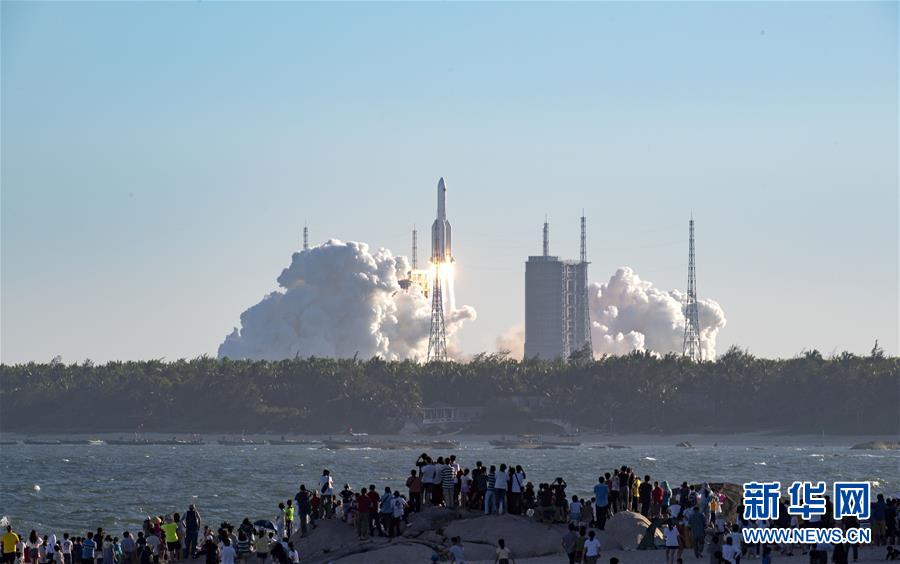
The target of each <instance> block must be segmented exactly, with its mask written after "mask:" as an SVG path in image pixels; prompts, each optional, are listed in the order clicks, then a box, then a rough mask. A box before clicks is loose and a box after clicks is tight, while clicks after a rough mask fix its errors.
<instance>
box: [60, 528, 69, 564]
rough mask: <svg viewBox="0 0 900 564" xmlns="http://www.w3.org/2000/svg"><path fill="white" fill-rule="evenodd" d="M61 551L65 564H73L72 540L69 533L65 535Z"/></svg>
mask: <svg viewBox="0 0 900 564" xmlns="http://www.w3.org/2000/svg"><path fill="white" fill-rule="evenodd" d="M60 550H61V551H62V556H63V564H72V539H70V538H69V533H64V534H63V541H62V544H61V545H60Z"/></svg>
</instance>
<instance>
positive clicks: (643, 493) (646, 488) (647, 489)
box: [638, 475, 653, 519]
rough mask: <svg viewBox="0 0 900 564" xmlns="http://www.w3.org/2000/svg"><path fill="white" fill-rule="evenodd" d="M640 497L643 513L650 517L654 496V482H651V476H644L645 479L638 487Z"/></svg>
mask: <svg viewBox="0 0 900 564" xmlns="http://www.w3.org/2000/svg"><path fill="white" fill-rule="evenodd" d="M638 498H639V499H640V502H641V515H643V516H644V517H646V518H648V519H649V518H650V505H651V504H652V498H653V484H652V483H651V482H650V476H649V475H647V476H644V481H643V482H641V485H640V486H639V487H638Z"/></svg>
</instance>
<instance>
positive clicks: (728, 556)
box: [722, 536, 741, 564]
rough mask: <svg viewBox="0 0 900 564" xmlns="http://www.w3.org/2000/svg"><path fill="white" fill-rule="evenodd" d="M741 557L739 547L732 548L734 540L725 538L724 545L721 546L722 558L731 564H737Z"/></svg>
mask: <svg viewBox="0 0 900 564" xmlns="http://www.w3.org/2000/svg"><path fill="white" fill-rule="evenodd" d="M740 557H741V547H740V546H734V538H733V537H730V536H729V537H726V538H725V544H724V545H722V558H723V559H724V560H725V561H726V562H730V563H731V564H737V563H738V560H739V559H740Z"/></svg>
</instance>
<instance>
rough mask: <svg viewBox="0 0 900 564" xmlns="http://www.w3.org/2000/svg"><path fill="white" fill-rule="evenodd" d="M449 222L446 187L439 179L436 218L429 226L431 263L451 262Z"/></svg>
mask: <svg viewBox="0 0 900 564" xmlns="http://www.w3.org/2000/svg"><path fill="white" fill-rule="evenodd" d="M452 261H453V252H452V247H451V245H450V222H449V221H447V186H446V185H445V184H444V179H443V178H441V179H440V180H439V181H438V185H437V218H435V220H434V223H432V224H431V262H432V263H434V264H439V263H443V262H452Z"/></svg>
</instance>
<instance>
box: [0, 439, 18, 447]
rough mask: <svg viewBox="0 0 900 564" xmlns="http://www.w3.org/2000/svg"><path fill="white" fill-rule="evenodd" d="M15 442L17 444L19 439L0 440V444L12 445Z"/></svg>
mask: <svg viewBox="0 0 900 564" xmlns="http://www.w3.org/2000/svg"><path fill="white" fill-rule="evenodd" d="M17 444H19V441H6V440H3V441H0V446H12V445H17Z"/></svg>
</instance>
